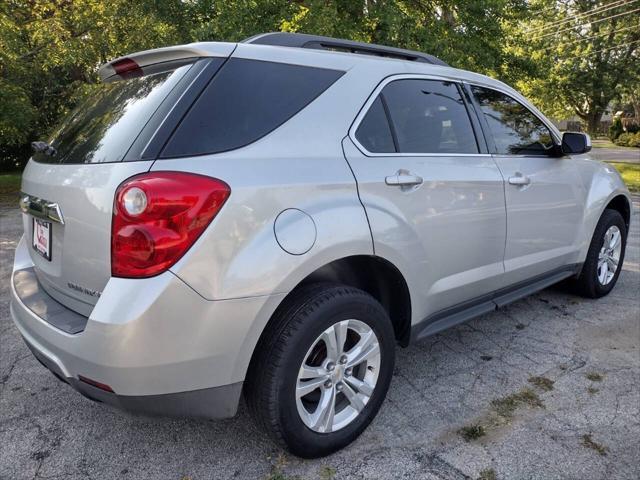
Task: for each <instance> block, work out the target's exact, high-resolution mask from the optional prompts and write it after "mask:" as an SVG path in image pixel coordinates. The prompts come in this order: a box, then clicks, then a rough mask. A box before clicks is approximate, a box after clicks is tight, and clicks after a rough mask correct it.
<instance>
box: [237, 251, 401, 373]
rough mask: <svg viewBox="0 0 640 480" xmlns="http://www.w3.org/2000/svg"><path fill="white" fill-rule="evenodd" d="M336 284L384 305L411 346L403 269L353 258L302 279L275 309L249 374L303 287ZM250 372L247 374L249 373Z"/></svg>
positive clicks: (254, 349)
mask: <svg viewBox="0 0 640 480" xmlns="http://www.w3.org/2000/svg"><path fill="white" fill-rule="evenodd" d="M326 282H329V283H333V284H341V285H347V286H351V287H355V288H359V289H361V290H363V291H365V292H367V293H369V294H370V295H371V296H373V297H374V298H375V299H376V300H378V301H379V302H380V304H381V305H382V306H383V308H384V309H385V310H386V311H387V313H388V315H389V318H390V319H391V322H392V325H393V329H394V332H395V339H396V341H397V342H398V343H399V344H400V345H401V346H404V347H406V346H408V345H409V341H410V337H411V297H410V293H409V287H408V285H407V282H406V280H405V278H404V276H403V275H402V273H401V272H400V270H399V269H398V268H397V267H396V266H395V265H394V264H393V263H391V262H390V261H388V260H386V259H384V258H382V257H379V256H376V255H351V256H347V257H343V258H340V259H337V260H333V261H331V262H329V263H326V264H324V265H322V266H321V267H319V268H316V269H315V270H314V271H313V272H311V273H309V274H307V275H306V276H305V277H304V278H302V279H301V280H300V281H299V282H298V283H297V284H296V286H295V287H294V288H293V289H292V290H291V291H290V292H289V293H288V294H287V295H286V296H284V297H283V298H282V299H281V300H280V302H279V303H278V306H277V307H276V308H275V309H274V310H273V313H272V314H271V316H270V317H269V320H268V321H267V322H266V324H265V325H264V328H263V329H262V331H261V332H260V335H259V336H258V338H257V341H256V342H255V344H254V345H253V346H252V350H251V356H250V358H249V361H248V362H247V372H248V370H249V368H251V365H252V364H253V363H254V358H255V356H256V352H257V351H258V348H259V347H260V345H261V344H262V343H263V339H264V337H265V335H266V334H267V333H268V332H269V331H270V328H271V327H272V326H273V325H274V319H275V317H276V314H277V313H278V311H279V310H280V309H281V308H284V306H285V305H287V300H288V299H289V298H290V297H291V296H292V295H294V294H295V292H297V291H298V290H299V289H300V288H303V287H306V286H308V285H311V284H314V283H326ZM245 373H246V372H245Z"/></svg>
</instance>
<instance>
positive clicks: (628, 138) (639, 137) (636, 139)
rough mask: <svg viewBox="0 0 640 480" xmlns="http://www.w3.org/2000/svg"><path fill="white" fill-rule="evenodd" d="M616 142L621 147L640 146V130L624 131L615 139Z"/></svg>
mask: <svg viewBox="0 0 640 480" xmlns="http://www.w3.org/2000/svg"><path fill="white" fill-rule="evenodd" d="M614 143H615V144H616V145H620V146H621V147H640V132H637V133H622V134H621V135H619V136H618V138H616V139H615V141H614Z"/></svg>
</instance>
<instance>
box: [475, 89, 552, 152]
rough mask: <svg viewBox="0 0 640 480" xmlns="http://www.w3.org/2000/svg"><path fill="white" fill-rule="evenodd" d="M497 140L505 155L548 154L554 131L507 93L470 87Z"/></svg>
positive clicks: (498, 150) (497, 144) (498, 146)
mask: <svg viewBox="0 0 640 480" xmlns="http://www.w3.org/2000/svg"><path fill="white" fill-rule="evenodd" d="M471 89H472V91H473V94H474V95H475V97H476V99H477V100H478V103H479V104H480V108H481V109H482V113H483V114H484V116H485V119H486V120H487V123H488V124H489V129H490V130H491V134H492V135H493V139H494V141H495V144H496V152H495V153H498V154H506V155H509V154H511V155H546V154H548V153H549V151H550V150H551V149H552V148H553V137H552V136H551V131H550V130H549V129H548V128H547V126H546V125H545V124H544V123H542V121H541V120H540V119H539V118H538V117H536V116H535V115H534V114H533V113H531V112H530V111H529V110H528V109H527V108H526V107H525V106H524V105H522V104H521V103H519V102H518V101H517V100H514V99H513V98H511V97H510V96H508V95H505V94H504V93H501V92H498V91H496V90H491V89H489V88H482V87H477V86H472V87H471Z"/></svg>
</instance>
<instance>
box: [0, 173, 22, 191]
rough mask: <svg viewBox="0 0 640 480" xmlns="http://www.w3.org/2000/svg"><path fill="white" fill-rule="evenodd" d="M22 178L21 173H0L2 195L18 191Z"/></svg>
mask: <svg viewBox="0 0 640 480" xmlns="http://www.w3.org/2000/svg"><path fill="white" fill-rule="evenodd" d="M21 179H22V174H21V173H0V195H9V194H12V193H18V192H19V191H20V181H21Z"/></svg>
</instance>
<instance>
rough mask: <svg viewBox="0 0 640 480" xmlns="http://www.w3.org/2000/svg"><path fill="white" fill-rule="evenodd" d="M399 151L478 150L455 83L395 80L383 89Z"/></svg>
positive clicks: (446, 151) (464, 151) (462, 151)
mask: <svg viewBox="0 0 640 480" xmlns="http://www.w3.org/2000/svg"><path fill="white" fill-rule="evenodd" d="M382 95H383V96H384V98H385V100H386V102H387V105H388V107H389V113H390V115H391V121H392V122H393V126H394V127H395V132H396V135H397V137H398V138H397V141H398V149H399V151H400V152H403V153H445V154H446V153H478V145H477V143H476V139H475V135H474V132H473V127H472V126H471V120H470V119H469V114H468V113H467V108H466V106H465V104H464V101H463V100H462V96H461V95H460V91H459V90H458V87H457V86H456V85H455V84H454V83H451V82H441V81H436V80H419V79H415V80H414V79H410V80H396V81H394V82H391V83H389V85H387V86H386V87H385V88H384V89H383V90H382Z"/></svg>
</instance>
